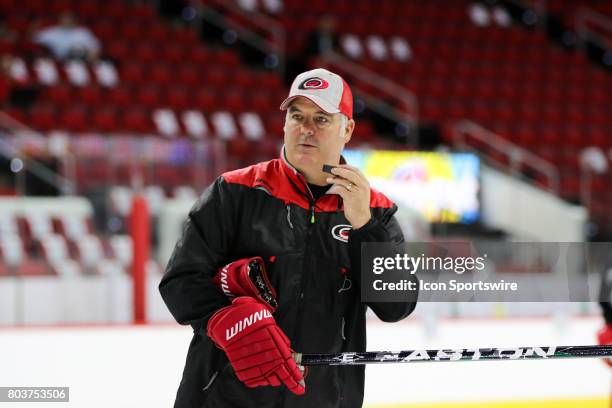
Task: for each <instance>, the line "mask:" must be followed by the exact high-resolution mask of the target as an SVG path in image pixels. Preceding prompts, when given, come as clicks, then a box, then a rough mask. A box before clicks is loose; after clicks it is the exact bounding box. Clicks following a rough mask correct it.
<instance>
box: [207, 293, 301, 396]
mask: <svg viewBox="0 0 612 408" xmlns="http://www.w3.org/2000/svg"><path fill="white" fill-rule="evenodd" d="M207 333H208V337H210V338H211V339H212V340H213V341H214V342H215V344H216V345H217V346H218V347H219V348H221V349H222V350H223V351H224V352H225V354H226V355H227V358H228V359H229V361H230V364H231V365H232V367H233V368H234V372H235V373H236V377H238V379H239V380H240V381H242V382H243V383H244V384H245V385H246V386H247V387H259V386H264V385H271V386H274V387H277V386H280V385H281V383H284V384H285V385H286V386H287V388H289V391H291V392H293V393H294V394H296V395H302V394H304V392H305V383H304V378H303V376H302V374H301V372H300V370H299V369H298V367H297V365H296V363H295V361H294V360H293V355H292V350H291V348H290V342H289V339H288V338H287V336H285V334H284V333H283V332H282V330H281V329H280V328H279V327H278V326H277V325H276V322H275V321H274V318H273V317H272V313H271V312H270V309H269V308H268V307H267V306H266V305H264V304H263V303H260V302H258V301H257V300H255V299H253V298H250V297H246V296H245V297H238V298H236V299H234V301H233V302H232V304H231V305H230V306H227V307H224V308H222V309H220V310H219V311H217V312H216V313H215V314H214V315H213V316H212V317H211V318H210V320H209V321H208V328H207Z"/></svg>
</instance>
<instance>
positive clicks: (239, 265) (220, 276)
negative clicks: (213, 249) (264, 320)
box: [213, 256, 278, 313]
mask: <svg viewBox="0 0 612 408" xmlns="http://www.w3.org/2000/svg"><path fill="white" fill-rule="evenodd" d="M213 281H214V282H215V284H216V285H217V287H219V288H220V289H221V290H222V291H223V293H225V295H226V296H227V297H229V298H230V299H233V298H235V297H237V296H250V297H253V298H255V299H258V300H260V301H261V302H263V303H265V304H267V305H268V306H269V307H270V309H271V310H272V313H274V312H275V311H276V308H277V307H278V302H277V301H276V292H275V291H274V287H273V286H272V284H270V280H269V279H268V274H267V273H266V266H265V264H264V261H263V259H261V257H259V256H256V257H253V258H245V259H239V260H237V261H235V262H232V263H230V264H227V265H225V266H224V267H223V268H221V269H219V270H218V271H217V274H216V275H215V277H214V278H213Z"/></svg>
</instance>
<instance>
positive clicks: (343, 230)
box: [331, 224, 353, 242]
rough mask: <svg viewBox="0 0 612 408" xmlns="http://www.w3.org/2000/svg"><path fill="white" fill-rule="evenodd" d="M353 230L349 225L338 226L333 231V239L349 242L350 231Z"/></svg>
mask: <svg viewBox="0 0 612 408" xmlns="http://www.w3.org/2000/svg"><path fill="white" fill-rule="evenodd" d="M351 229H353V227H351V226H350V225H348V224H338V225H336V226H335V227H334V228H332V230H331V234H332V237H334V239H337V240H338V241H342V242H348V234H349V231H350V230H351Z"/></svg>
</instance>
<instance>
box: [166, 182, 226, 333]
mask: <svg viewBox="0 0 612 408" xmlns="http://www.w3.org/2000/svg"><path fill="white" fill-rule="evenodd" d="M227 187H228V186H227V184H226V183H225V182H224V181H223V178H222V177H219V178H218V179H217V180H216V181H215V182H214V183H213V184H212V185H211V186H209V187H208V188H207V189H206V191H205V192H204V193H203V194H202V196H201V197H200V198H199V199H198V201H197V202H196V203H195V205H194V206H193V208H192V209H191V210H190V212H189V215H188V217H187V221H186V224H185V227H184V229H183V235H182V237H181V238H180V239H179V241H178V242H177V244H176V246H175V247H174V251H173V253H172V256H171V257H170V260H169V261H168V265H167V266H166V270H165V272H164V276H163V278H162V280H161V283H160V284H159V291H160V293H161V296H162V298H163V299H164V302H165V303H166V305H167V306H168V309H169V310H170V312H171V313H172V315H173V316H174V318H175V319H176V321H177V322H179V323H180V324H190V325H192V326H193V328H194V330H195V331H201V330H203V331H201V333H204V332H205V327H206V324H207V322H208V319H209V318H210V316H211V315H212V313H214V312H215V311H216V310H218V309H219V308H221V307H223V306H226V305H228V304H229V303H230V302H229V300H228V299H227V298H226V297H225V295H223V293H222V292H221V291H220V290H219V289H218V288H217V287H216V285H215V284H214V283H213V280H212V278H213V276H214V274H215V273H216V271H217V269H218V268H219V267H221V266H222V265H224V264H225V263H227V262H228V259H229V257H230V255H231V254H230V248H231V247H232V241H233V239H234V235H235V228H236V220H235V214H236V211H235V210H236V206H237V205H238V203H237V200H236V199H235V197H232V195H231V194H230V191H228V188H227Z"/></svg>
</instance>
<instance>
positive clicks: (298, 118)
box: [291, 115, 302, 120]
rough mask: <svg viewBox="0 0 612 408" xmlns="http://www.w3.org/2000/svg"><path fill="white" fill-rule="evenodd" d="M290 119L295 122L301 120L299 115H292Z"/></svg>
mask: <svg viewBox="0 0 612 408" xmlns="http://www.w3.org/2000/svg"><path fill="white" fill-rule="evenodd" d="M291 118H292V119H295V120H302V116H301V115H293V116H291Z"/></svg>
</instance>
